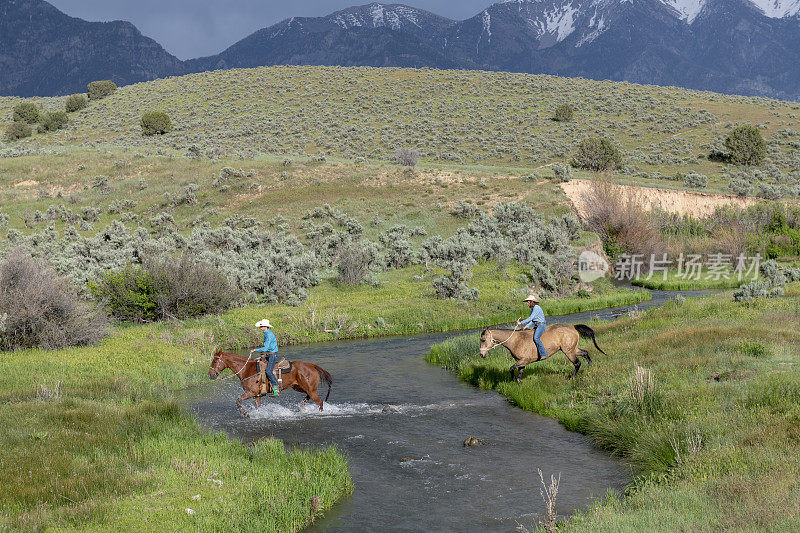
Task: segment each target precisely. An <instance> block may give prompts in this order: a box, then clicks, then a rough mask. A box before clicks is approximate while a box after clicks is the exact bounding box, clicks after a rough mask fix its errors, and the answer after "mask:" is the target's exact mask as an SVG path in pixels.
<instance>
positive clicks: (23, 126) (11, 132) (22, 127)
mask: <svg viewBox="0 0 800 533" xmlns="http://www.w3.org/2000/svg"><path fill="white" fill-rule="evenodd" d="M32 134H33V130H32V129H31V127H30V126H28V124H27V123H26V122H12V123H11V124H9V126H8V129H6V136H5V139H6V142H12V141H16V140H19V139H24V138H25V137H30V136H31V135H32Z"/></svg>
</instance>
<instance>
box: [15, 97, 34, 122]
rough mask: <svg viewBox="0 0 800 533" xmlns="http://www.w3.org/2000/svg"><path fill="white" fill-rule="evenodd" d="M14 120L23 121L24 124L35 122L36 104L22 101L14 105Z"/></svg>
mask: <svg viewBox="0 0 800 533" xmlns="http://www.w3.org/2000/svg"><path fill="white" fill-rule="evenodd" d="M13 118H14V122H24V123H25V124H36V123H37V122H38V121H39V108H38V107H36V104H33V103H30V102H24V103H21V104H17V105H15V106H14V110H13Z"/></svg>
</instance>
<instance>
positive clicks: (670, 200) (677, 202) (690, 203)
mask: <svg viewBox="0 0 800 533" xmlns="http://www.w3.org/2000/svg"><path fill="white" fill-rule="evenodd" d="M591 184H592V181H591V180H570V181H568V182H566V183H562V184H561V188H562V189H563V190H564V193H565V194H566V195H567V197H568V198H569V199H570V201H571V202H572V205H573V206H574V207H575V210H576V211H577V212H578V215H580V216H581V217H584V216H586V211H585V201H584V198H585V197H586V195H587V194H589V193H590V191H591ZM615 187H620V188H621V189H623V190H624V191H625V193H626V194H632V195H633V196H634V197H635V198H637V199H638V200H639V201H640V203H641V205H642V207H644V208H645V209H653V208H655V207H660V208H661V209H663V210H664V211H668V212H670V213H677V214H678V215H692V216H694V217H705V216H709V215H712V214H713V213H714V210H715V209H716V208H717V207H720V206H723V205H731V204H733V205H737V206H739V207H748V206H751V205H754V204H756V203H758V202H759V200H758V199H756V198H741V197H739V196H736V195H733V194H713V193H705V192H694V191H679V190H672V189H656V188H652V187H637V186H634V185H615Z"/></svg>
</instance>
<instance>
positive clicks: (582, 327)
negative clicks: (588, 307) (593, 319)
mask: <svg viewBox="0 0 800 533" xmlns="http://www.w3.org/2000/svg"><path fill="white" fill-rule="evenodd" d="M574 327H575V329H576V330H577V332H578V335H580V336H581V337H589V338H590V339H592V342H593V343H594V347H595V348H597V349H598V350H599V351H600V353H601V354H603V355H608V354H607V353H606V352H604V351H603V350H602V349H601V348H600V347H599V346H598V345H597V340H595V338H594V330H593V329H592V328H590V327H589V326H587V325H586V324H577V325H576V326H574Z"/></svg>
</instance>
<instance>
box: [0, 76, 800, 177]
mask: <svg viewBox="0 0 800 533" xmlns="http://www.w3.org/2000/svg"><path fill="white" fill-rule="evenodd" d="M19 101H20V100H19V99H15V98H0V123H8V121H9V120H10V118H11V115H10V112H11V108H12V107H13V105H15V104H16V103H18V102H19ZM32 101H34V102H36V103H37V104H38V105H40V106H41V107H43V108H46V109H58V108H62V106H63V102H64V100H63V98H41V99H34V100H32ZM562 103H569V104H571V105H573V106H574V108H575V110H576V112H575V118H574V120H573V121H571V122H563V123H561V122H554V121H553V120H551V117H552V115H553V111H554V109H555V107H556V106H557V105H559V104H562ZM151 109H163V110H164V111H166V112H167V113H169V115H170V116H171V118H172V122H173V124H174V127H175V129H174V131H172V132H171V133H169V134H168V135H165V136H156V137H143V136H142V135H141V128H140V126H139V120H140V118H141V115H142V113H143V112H145V111H147V110H151ZM71 120H72V124H71V125H70V126H69V127H68V129H66V130H63V131H60V132H56V133H52V134H48V135H35V136H34V137H32V138H30V139H26V140H22V141H18V142H16V143H13V144H12V143H5V144H4V143H3V142H2V141H0V151H2V152H4V153H6V154H7V155H13V154H16V153H26V152H30V151H33V152H34V153H35V152H37V151H41V150H43V149H45V148H48V147H49V148H55V147H57V146H62V145H63V146H83V147H93V148H117V149H122V150H130V151H133V152H138V153H143V154H147V153H150V154H154V153H157V152H158V153H164V154H173V155H184V154H186V153H187V151H188V150H189V149H190V148H191V147H196V153H198V154H202V155H205V156H208V157H216V158H220V157H223V158H232V159H238V158H245V159H252V158H258V157H264V156H287V157H290V158H295V159H297V158H301V159H304V158H309V157H316V158H319V157H320V156H325V157H328V158H344V159H349V160H367V161H374V160H389V159H391V158H392V157H393V154H394V151H395V149H397V148H399V147H405V146H411V147H416V148H417V149H419V150H420V152H421V157H422V160H423V161H424V162H426V163H430V164H442V165H501V166H505V167H512V168H514V169H516V170H515V171H514V172H515V173H518V174H523V175H524V174H527V173H531V172H535V173H538V174H540V175H542V176H549V175H550V174H551V171H550V170H549V169H548V168H546V166H547V165H550V164H552V163H555V162H562V163H566V162H568V161H569V159H570V157H571V152H572V150H573V149H574V147H575V145H577V144H578V142H579V141H580V140H581V139H583V138H584V137H589V136H598V135H599V136H605V137H608V138H610V139H612V140H613V141H614V142H615V143H617V144H618V145H619V147H620V148H621V149H622V150H623V152H624V154H623V155H624V157H623V163H624V168H623V170H622V171H621V173H620V174H619V175H618V178H619V179H621V180H623V181H636V182H639V183H646V184H651V185H660V186H667V187H675V186H682V180H681V178H680V176H677V175H678V174H679V173H685V172H687V171H690V170H693V171H695V172H699V173H701V174H704V175H708V176H709V188H708V190H712V191H713V190H722V191H726V190H727V189H726V187H727V182H728V179H727V177H726V176H723V174H724V173H725V170H726V167H725V165H724V164H723V163H720V162H717V161H711V160H709V158H708V155H709V153H710V150H711V147H712V145H713V144H715V143H719V142H721V139H722V138H724V136H726V135H727V134H728V133H729V132H730V130H731V129H732V128H733V127H734V126H735V125H736V124H737V123H752V124H756V125H759V127H760V128H761V129H762V132H763V134H764V136H765V138H766V139H767V140H768V141H769V143H770V154H771V155H770V161H768V164H767V167H771V166H774V167H776V168H778V169H779V170H780V171H781V172H782V173H783V174H782V176H791V175H792V173H793V172H796V171H797V170H798V169H800V160H798V158H799V157H800V156H799V155H798V150H797V147H798V146H799V145H800V144H798V143H800V104H796V103H790V102H781V101H776V100H766V99H758V98H745V97H734V96H723V95H719V94H713V93H702V92H696V91H688V90H683V89H676V88H660V87H654V86H641V85H632V84H628V83H616V82H595V81H589V80H582V79H569V78H557V77H552V76H533V75H526V74H508V73H487V72H463V71H434V70H409V69H374V68H337V67H270V68H255V69H248V70H230V71H215V72H208V73H202V74H192V75H187V76H181V77H177V78H169V79H163V80H156V81H153V82H147V83H141V84H135V85H131V86H128V87H122V88H120V89H119V90H118V91H117V92H116V93H115V94H113V95H112V96H110V97H108V98H106V99H103V100H101V101H99V102H96V103H92V104H91V105H90V106H89V108H88V109H85V110H82V111H80V112H78V113H74V114H72V115H71ZM787 179H788V178H787Z"/></svg>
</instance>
